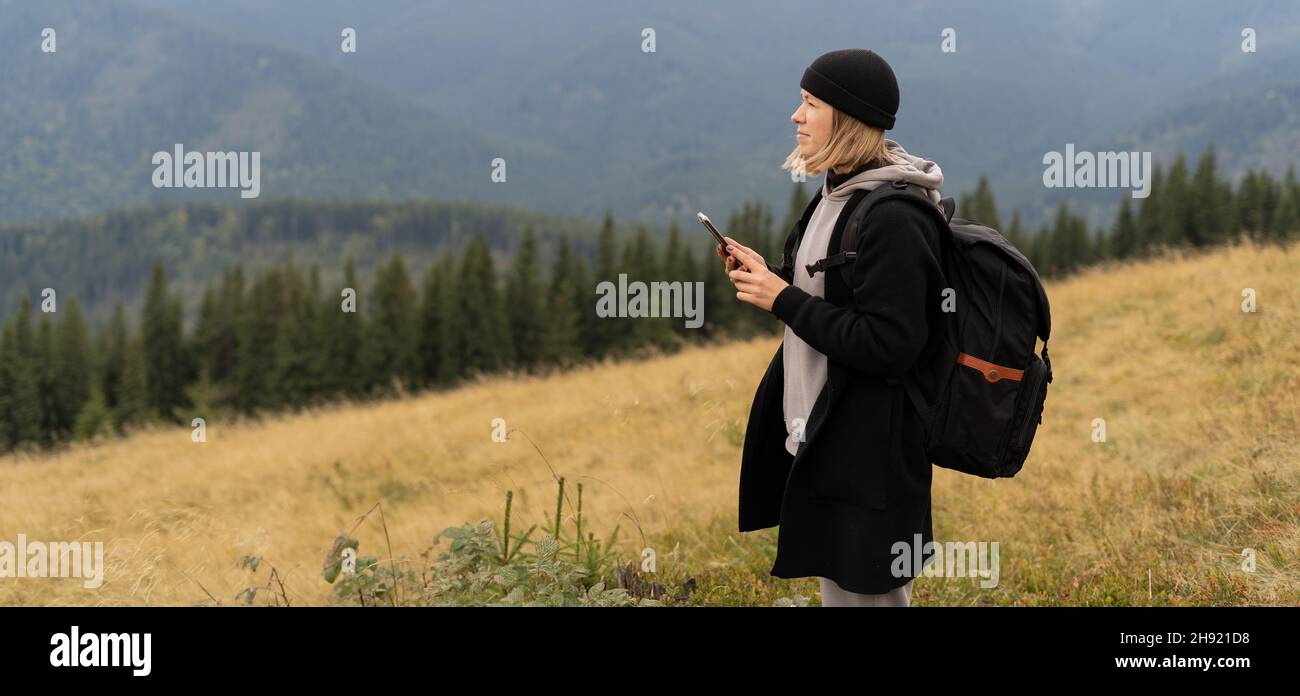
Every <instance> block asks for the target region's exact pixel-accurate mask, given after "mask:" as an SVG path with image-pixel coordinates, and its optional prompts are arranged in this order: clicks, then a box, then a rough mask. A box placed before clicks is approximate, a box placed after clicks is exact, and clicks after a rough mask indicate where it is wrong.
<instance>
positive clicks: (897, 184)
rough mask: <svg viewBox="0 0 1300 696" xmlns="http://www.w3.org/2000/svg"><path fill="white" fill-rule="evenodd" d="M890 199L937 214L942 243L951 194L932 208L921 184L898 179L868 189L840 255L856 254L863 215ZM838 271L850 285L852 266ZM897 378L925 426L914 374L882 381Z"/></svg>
mask: <svg viewBox="0 0 1300 696" xmlns="http://www.w3.org/2000/svg"><path fill="white" fill-rule="evenodd" d="M893 198H902V199H904V200H910V201H912V202H914V203H916V204H918V205H921V206H922V207H923V208H925V209H926V210H928V211H930V212H931V213H938V214H939V219H937V220H936V222H941V223H942V224H940V225H939V237H940V238H939V240H938V241H939V242H940V243H942V241H943V237H944V236H945V235H944V230H947V229H948V223H949V222H950V221H951V220H952V216H953V213H954V212H956V209H957V206H956V202H955V201H954V200H953V199H952V198H951V197H949V198H944V199H942V200H940V201H939V206H938V207H936V206H935V204H934V201H932V200H930V196H929V195H928V194H926V193H925V191H924V190H923V189H922V188H921V187H919V186H912V185H911V184H909V183H908V182H906V181H902V180H899V181H894V182H891V183H889V184H881V185H880V186H877V187H876V188H874V189H872V191H871V193H870V194H869V195H868V196H867V197H866V198H865V200H864V201H863V205H861V206H859V210H856V211H854V212H856V213H858V215H857V217H856V218H855V219H854V220H851V221H850V224H848V225H847V226H846V227H845V228H844V234H843V235H841V236H840V253H841V254H847V253H849V252H850V251H852V252H853V253H854V256H856V250H857V248H858V235H859V234H860V233H861V230H862V226H863V223H864V222H865V220H866V216H867V214H868V213H870V212H871V209H872V208H874V207H875V206H876V205H877V204H879V203H881V202H883V201H886V200H890V199H893ZM842 272H843V273H844V276H845V277H844V282H845V283H846V284H851V283H852V280H851V275H852V267H851V266H844V267H843V268H842ZM900 381H901V382H902V383H903V388H904V390H905V391H906V392H907V397H908V399H910V400H911V402H912V406H913V407H915V408H916V412H917V413H918V414H920V416H921V422H922V423H925V424H926V427H927V429H928V427H929V423H930V417H931V410H932V407H931V406H930V404H928V403H927V402H926V399H925V396H924V395H922V393H921V387H920V385H919V384H918V383H917V381H916V375H915V374H914V373H913V372H912V371H908V373H907V374H906V375H904V376H903V378H902V379H901V380H893V379H889V380H886V383H888V384H897V383H898V382H900Z"/></svg>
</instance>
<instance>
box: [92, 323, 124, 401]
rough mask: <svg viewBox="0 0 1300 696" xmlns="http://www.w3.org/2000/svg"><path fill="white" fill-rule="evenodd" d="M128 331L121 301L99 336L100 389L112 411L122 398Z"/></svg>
mask: <svg viewBox="0 0 1300 696" xmlns="http://www.w3.org/2000/svg"><path fill="white" fill-rule="evenodd" d="M128 332H129V329H128V328H127V323H126V308H125V307H124V306H123V305H122V303H121V302H120V301H119V302H117V304H116V305H115V306H114V307H113V318H112V319H110V320H109V322H108V327H107V328H106V329H105V330H104V331H103V332H102V333H101V334H100V336H99V345H100V348H99V352H100V356H101V358H100V360H101V362H100V365H101V369H100V377H99V391H100V392H101V393H102V394H103V395H104V406H105V407H106V408H107V409H108V410H109V411H110V412H112V411H113V410H114V409H116V408H117V404H118V400H119V399H120V391H121V385H122V369H123V368H124V367H125V366H126V343H127V334H128Z"/></svg>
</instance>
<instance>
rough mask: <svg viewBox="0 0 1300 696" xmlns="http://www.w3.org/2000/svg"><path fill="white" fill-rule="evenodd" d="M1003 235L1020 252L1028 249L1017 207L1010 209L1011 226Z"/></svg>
mask: <svg viewBox="0 0 1300 696" xmlns="http://www.w3.org/2000/svg"><path fill="white" fill-rule="evenodd" d="M995 229H1001V228H995ZM1003 236H1004V237H1006V239H1007V241H1008V242H1011V246H1013V247H1015V248H1017V249H1019V250H1020V251H1021V253H1025V252H1027V251H1028V250H1029V240H1027V239H1026V238H1025V231H1024V229H1023V228H1022V223H1021V222H1020V209H1019V208H1017V209H1016V210H1013V211H1011V226H1010V227H1008V228H1007V232H1006V234H1005V235H1003ZM1030 263H1033V261H1032V260H1031V261H1030Z"/></svg>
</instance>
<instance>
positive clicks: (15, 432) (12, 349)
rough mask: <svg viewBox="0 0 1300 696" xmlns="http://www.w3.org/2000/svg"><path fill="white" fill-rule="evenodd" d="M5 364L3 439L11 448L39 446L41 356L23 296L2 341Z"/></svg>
mask: <svg viewBox="0 0 1300 696" xmlns="http://www.w3.org/2000/svg"><path fill="white" fill-rule="evenodd" d="M0 343H3V348H2V350H0V352H3V354H4V361H3V362H2V363H0V384H2V385H3V386H2V387H0V393H3V395H4V401H5V402H6V403H5V404H4V405H5V412H4V414H3V415H4V431H5V437H4V438H3V439H4V441H5V444H6V446H7V447H10V448H12V447H16V446H19V445H21V444H23V443H36V442H39V441H40V439H41V423H42V412H41V393H40V377H39V373H38V371H39V369H40V366H39V362H40V360H39V356H37V355H36V342H35V337H34V335H33V329H32V303H31V300H30V299H29V298H28V297H27V296H25V295H24V296H23V298H22V301H21V302H20V303H19V305H18V313H17V314H15V315H14V316H13V317H12V318H10V320H9V321H8V322H6V324H5V329H4V337H3V340H2V341H0Z"/></svg>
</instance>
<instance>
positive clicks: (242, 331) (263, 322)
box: [233, 270, 282, 413]
mask: <svg viewBox="0 0 1300 696" xmlns="http://www.w3.org/2000/svg"><path fill="white" fill-rule="evenodd" d="M281 280H282V279H281V276H280V274H279V273H276V272H274V270H270V271H267V272H265V273H262V274H261V275H259V276H257V278H255V279H254V280H253V282H252V285H251V286H250V287H249V289H248V307H249V311H247V312H244V314H243V315H242V316H241V317H240V319H239V322H238V327H237V331H238V332H239V338H238V345H239V353H238V357H237V358H236V369H235V380H234V381H235V395H234V399H233V402H234V405H235V406H236V407H237V408H239V409H240V410H242V411H244V412H245V413H254V412H256V411H259V410H263V409H270V408H274V407H276V406H277V405H279V404H280V403H281V394H280V385H279V384H278V383H277V382H276V378H277V376H278V375H277V370H276V353H277V349H276V336H277V327H276V322H277V321H278V320H279V318H280V302H281V298H282V293H281V287H280V286H281Z"/></svg>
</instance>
